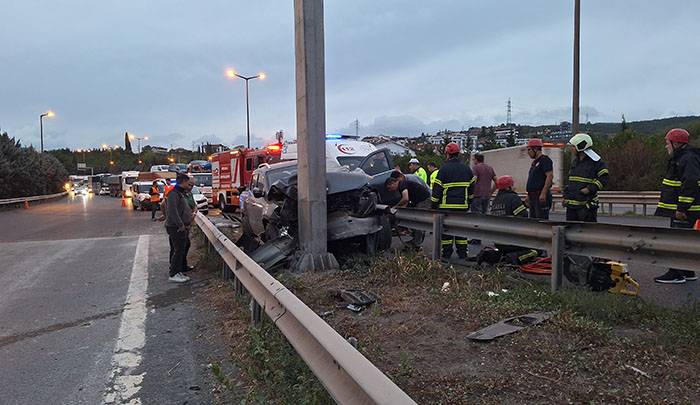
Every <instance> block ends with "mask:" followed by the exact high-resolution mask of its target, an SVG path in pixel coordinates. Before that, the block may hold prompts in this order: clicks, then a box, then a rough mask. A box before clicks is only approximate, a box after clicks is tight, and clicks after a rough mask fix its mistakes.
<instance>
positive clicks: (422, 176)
mask: <svg viewBox="0 0 700 405" xmlns="http://www.w3.org/2000/svg"><path fill="white" fill-rule="evenodd" d="M413 174H415V175H416V176H417V177H418V178H419V179H421V180H423V183H425V184H428V173H427V172H426V171H425V169H423V168H422V167H419V168H418V169H416V171H415V172H414V173H413Z"/></svg>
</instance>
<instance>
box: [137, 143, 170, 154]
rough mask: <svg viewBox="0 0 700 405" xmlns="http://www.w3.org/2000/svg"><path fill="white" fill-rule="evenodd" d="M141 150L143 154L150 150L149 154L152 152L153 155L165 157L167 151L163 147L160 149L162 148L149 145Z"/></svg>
mask: <svg viewBox="0 0 700 405" xmlns="http://www.w3.org/2000/svg"><path fill="white" fill-rule="evenodd" d="M142 150H143V151H144V152H145V151H149V150H150V151H151V152H153V153H155V154H158V155H167V154H168V149H167V148H164V147H162V146H151V145H146V146H144V147H143V149H142Z"/></svg>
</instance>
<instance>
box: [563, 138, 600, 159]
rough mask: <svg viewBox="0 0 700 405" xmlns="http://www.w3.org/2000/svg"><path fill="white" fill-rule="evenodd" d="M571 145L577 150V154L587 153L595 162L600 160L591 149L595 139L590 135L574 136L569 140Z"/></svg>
mask: <svg viewBox="0 0 700 405" xmlns="http://www.w3.org/2000/svg"><path fill="white" fill-rule="evenodd" d="M569 145H571V146H573V147H574V148H576V151H577V152H583V153H585V154H586V155H587V156H588V157H589V158H591V159H592V160H593V161H594V162H597V161H599V160H600V155H598V154H597V153H595V151H594V150H593V149H591V148H592V147H593V139H592V138H591V136H590V135H588V134H584V133H578V134H576V135H574V136H573V137H571V139H570V140H569Z"/></svg>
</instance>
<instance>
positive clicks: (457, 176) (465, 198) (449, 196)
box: [430, 157, 475, 259]
mask: <svg viewBox="0 0 700 405" xmlns="http://www.w3.org/2000/svg"><path fill="white" fill-rule="evenodd" d="M474 182H475V178H474V174H473V173H472V170H471V169H470V168H469V166H467V165H465V164H464V163H462V162H461V161H460V160H459V158H458V157H452V158H450V159H448V160H447V162H445V164H444V165H442V167H441V168H440V171H439V172H438V174H437V175H436V176H435V180H434V182H433V189H432V196H431V198H430V200H431V202H432V206H433V208H437V209H446V210H460V211H464V212H468V211H469V203H470V202H471V200H472V199H473V198H474ZM468 244H469V241H468V240H467V238H463V237H461V236H452V235H447V234H444V233H443V234H442V243H441V245H442V257H443V258H444V259H448V258H449V257H450V256H452V245H455V248H456V250H457V255H458V256H459V257H460V258H462V259H466V257H467V248H468Z"/></svg>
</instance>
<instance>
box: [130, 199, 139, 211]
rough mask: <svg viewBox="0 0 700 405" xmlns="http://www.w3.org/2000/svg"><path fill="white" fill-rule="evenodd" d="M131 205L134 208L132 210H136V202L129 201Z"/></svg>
mask: <svg viewBox="0 0 700 405" xmlns="http://www.w3.org/2000/svg"><path fill="white" fill-rule="evenodd" d="M131 207H132V208H133V209H134V211H136V210H137V209H138V208H139V207H137V206H136V204H134V202H133V201H132V202H131Z"/></svg>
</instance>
